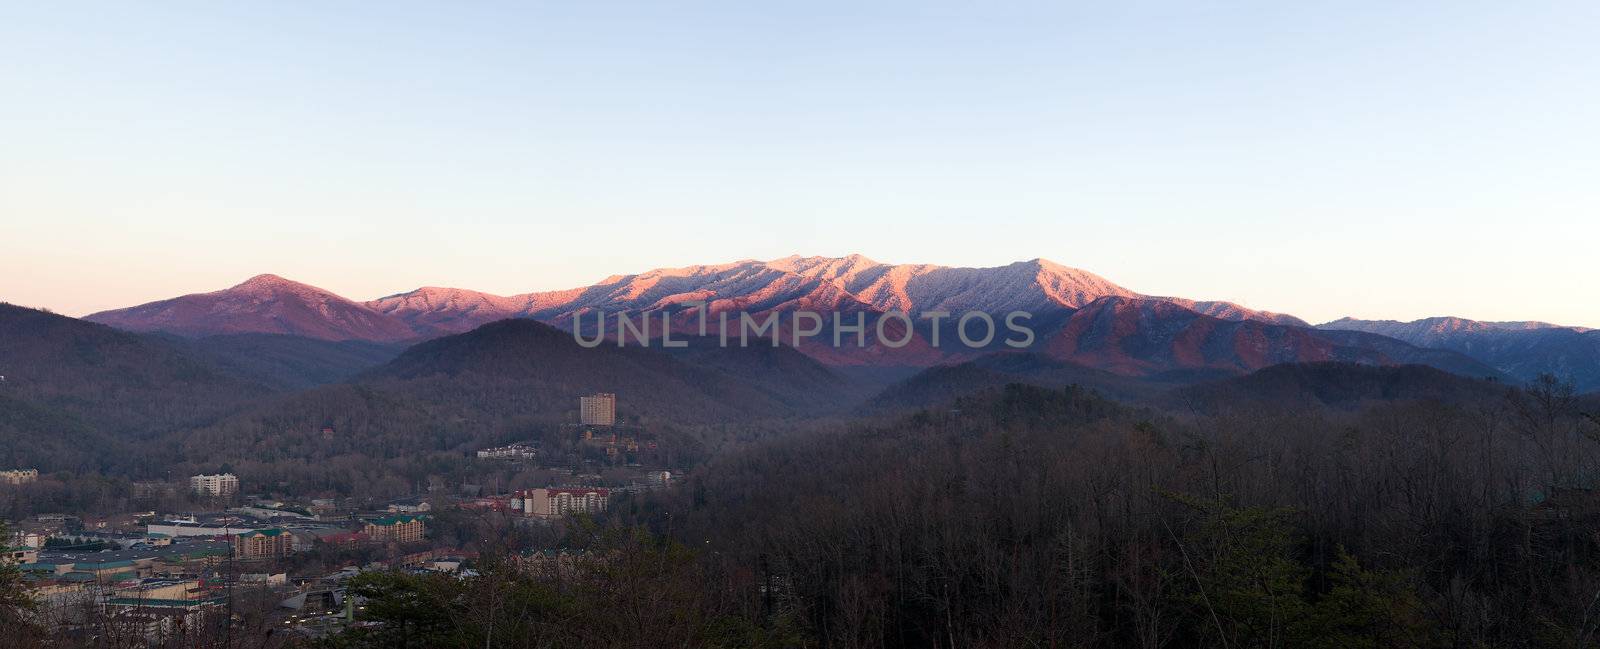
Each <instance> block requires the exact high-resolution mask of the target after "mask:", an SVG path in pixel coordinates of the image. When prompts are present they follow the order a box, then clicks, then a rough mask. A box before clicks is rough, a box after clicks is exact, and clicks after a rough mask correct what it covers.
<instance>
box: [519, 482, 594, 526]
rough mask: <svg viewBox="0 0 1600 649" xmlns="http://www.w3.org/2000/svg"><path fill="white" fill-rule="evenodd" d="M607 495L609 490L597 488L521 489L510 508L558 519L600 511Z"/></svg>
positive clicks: (531, 514) (523, 512) (528, 514)
mask: <svg viewBox="0 0 1600 649" xmlns="http://www.w3.org/2000/svg"><path fill="white" fill-rule="evenodd" d="M610 498H611V491H610V490H609V489H603V488H599V487H567V488H559V489H524V490H522V491H518V492H516V493H515V494H513V497H512V499H511V508H512V509H513V510H516V511H519V512H522V514H523V515H524V516H538V517H541V518H561V517H562V516H566V515H568V514H594V513H598V512H603V511H605V510H606V503H607V501H608V500H609V499H610Z"/></svg>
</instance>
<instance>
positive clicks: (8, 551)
mask: <svg viewBox="0 0 1600 649" xmlns="http://www.w3.org/2000/svg"><path fill="white" fill-rule="evenodd" d="M38 560H39V551H38V550H36V549H34V548H29V547H16V548H8V547H4V546H0V563H12V564H16V565H22V564H24V563H33V562H35V561H38Z"/></svg>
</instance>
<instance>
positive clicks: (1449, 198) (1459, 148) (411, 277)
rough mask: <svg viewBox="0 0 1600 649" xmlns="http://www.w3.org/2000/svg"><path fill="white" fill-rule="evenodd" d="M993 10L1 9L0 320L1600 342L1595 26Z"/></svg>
mask: <svg viewBox="0 0 1600 649" xmlns="http://www.w3.org/2000/svg"><path fill="white" fill-rule="evenodd" d="M468 4H471V5H472V6H467V5H468ZM996 4H998V3H979V2H970V3H936V2H920V1H919V2H905V3H861V2H847V3H827V2H795V3H783V4H782V5H781V6H780V5H779V4H778V3H766V2H729V3H699V2H673V3H664V2H650V3H614V2H604V1H599V2H550V3H524V2H517V3H505V4H489V3H439V2H427V3H404V2H385V3H312V2H301V3H282V2H272V3H266V2H260V3H200V2H189V3H181V2H180V3H126V2H121V3H107V4H103V5H99V6H95V5H94V4H93V3H72V5H71V6H70V7H68V6H65V5H62V4H61V3H49V2H12V3H6V4H5V6H4V7H0V60H3V61H5V63H4V64H3V65H0V299H4V300H9V301H12V302H17V303H21V304H27V305H33V306H45V307H51V308H54V309H56V310H58V311H61V312H64V313H69V314H82V313H87V312H90V311H95V310H99V309H104V308H111V307H118V306H126V305H130V304H134V303H139V302H144V301H148V300H152V299H157V298H163V297H170V296H172V295H176V294H180V293H186V292H193V291H201V290H212V289H216V288H221V287H224V286H227V285H231V284H233V283H236V282H238V281H241V280H243V279H245V278H246V277H248V276H250V275H254V274H257V273H262V272H274V273H278V274H280V275H284V276H286V277H290V278H293V279H298V280H301V281H305V282H309V283H313V284H317V285H320V286H323V287H326V288H329V289H332V290H334V291H337V292H340V293H342V294H345V295H348V296H350V297H354V298H358V299H368V298H372V297H377V296H379V295H384V294H388V293H395V292H400V291H404V290H409V289H411V288H415V287H417V286H421V285H443V286H460V287H465V288H473V289H478V290H485V291H491V292H497V293H517V292H524V291H529V290H535V289H554V288H565V287H571V286H577V285H583V284H588V283H591V282H593V281H595V280H598V279H599V278H601V277H603V276H606V275H609V274H612V273H622V272H635V271H639V270H644V269H648V268H652V267H657V266H665V265H685V264H691V263H711V262H719V261H729V260H733V259H740V258H752V257H753V258H772V257H780V256H784V255H788V254H792V253H800V254H821V255H842V254H846V253H851V252H859V253H862V254H865V255H867V256H870V257H873V258H875V259H878V260H880V261H889V262H927V263H941V264H952V265H998V264H1003V263H1006V262H1009V261H1014V260H1020V259H1030V258H1034V257H1045V258H1048V259H1052V260H1054V261H1057V262H1060V263H1063V264H1067V265H1070V266H1077V267H1080V268H1085V269H1087V270H1090V271H1093V272H1096V273H1099V274H1101V275H1104V276H1106V277H1108V278H1110V279H1112V280H1113V281H1116V282H1118V283H1121V284H1123V285H1125V286H1128V287H1129V288H1132V289H1135V290H1139V291H1143V292H1147V293H1156V294H1172V295H1182V296H1186V297H1193V298H1199V299H1230V300H1235V301H1239V302H1242V303H1245V304H1247V305H1249V306H1252V307H1257V308H1265V309H1272V310H1278V311H1287V312H1291V313H1295V314H1298V315H1301V316H1302V317H1305V318H1307V319H1310V320H1313V321H1321V320H1326V319H1331V318H1334V317H1338V316H1343V315H1355V316H1359V317H1387V318H1400V319H1411V318H1416V317H1423V316H1429V315H1441V314H1453V315H1461V316H1466V317H1475V318H1483V319H1542V320H1551V321H1557V322H1562V323H1568V324H1584V325H1590V326H1600V300H1597V299H1596V297H1597V296H1600V289H1597V288H1596V287H1595V280H1596V279H1597V278H1600V261H1597V260H1596V257H1600V254H1597V251H1600V38H1597V37H1596V35H1597V34H1600V3H1596V2H1592V1H1583V2H1552V3H1544V2H1529V3H1507V2H1439V3H1393V2H1371V3H1360V2H1338V3H1317V4H1319V5H1320V6H1317V7H1312V6H1311V5H1312V4H1313V3H1299V2H1262V3H1212V2H1200V3H1193V2H1185V3H1104V2H1100V3H1079V4H1075V5H1074V4H1069V3H1062V2H1050V3H1039V4H1009V3H1008V4H1005V6H1003V7H999V6H995V5H996Z"/></svg>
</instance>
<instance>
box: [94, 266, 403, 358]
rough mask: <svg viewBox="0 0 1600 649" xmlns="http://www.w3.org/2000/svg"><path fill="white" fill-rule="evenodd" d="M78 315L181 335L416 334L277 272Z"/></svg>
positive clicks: (384, 337) (390, 337)
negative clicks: (226, 285)
mask: <svg viewBox="0 0 1600 649" xmlns="http://www.w3.org/2000/svg"><path fill="white" fill-rule="evenodd" d="M84 319H85V320H88V321H90V322H98V323H101V324H106V325H110V326H113V327H117V328H119V329H125V330H129V331H166V332H170V333H175V334H180V335H184V336H204V335H211V334H234V333H273V334H292V335H296V336H305V337H307V338H318V339H322V340H354V339H359V340H374V341H385V342H388V341H398V340H406V339H410V338H414V337H416V334H415V332H413V331H412V329H411V327H409V326H407V325H406V324H405V323H404V322H401V321H400V320H398V319H395V318H391V317H390V316H388V315H386V314H383V313H380V312H378V311H375V310H373V309H371V308H369V307H367V306H365V305H362V304H358V303H356V302H352V301H350V300H347V299H345V298H342V297H339V296H338V295H334V294H333V293H330V292H328V291H325V290H323V289H320V288H317V287H315V286H309V285H306V284H301V283H299V282H292V281H289V280H286V279H284V278H282V277H278V276H277V275H257V276H255V277H252V278H250V279H249V280H246V281H245V282H244V283H242V284H239V285H237V286H233V287H231V288H227V289H223V290H221V291H214V292H211V293H195V294H191V295H184V296H182V297H176V298H172V299H170V300H161V301H158V302H151V303H148V304H142V305H139V306H136V307H131V308H127V309H116V310H112V311H102V312H100V313H95V314H91V315H88V316H85V317H84Z"/></svg>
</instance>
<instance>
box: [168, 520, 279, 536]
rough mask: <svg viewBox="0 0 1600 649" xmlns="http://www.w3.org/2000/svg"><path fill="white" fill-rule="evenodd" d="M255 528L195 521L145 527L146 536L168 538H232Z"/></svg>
mask: <svg viewBox="0 0 1600 649" xmlns="http://www.w3.org/2000/svg"><path fill="white" fill-rule="evenodd" d="M253 529H256V528H254V527H246V526H245V525H243V524H240V525H208V524H206V523H201V522H199V521H196V520H194V519H193V518H190V519H187V520H173V521H157V522H152V523H150V524H149V525H146V526H144V533H145V535H146V536H166V537H172V538H177V537H180V536H231V535H234V534H243V533H245V532H249V531H250V530H253Z"/></svg>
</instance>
